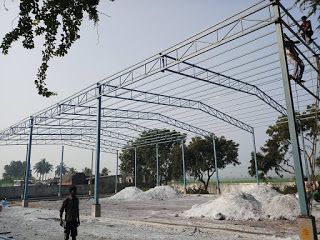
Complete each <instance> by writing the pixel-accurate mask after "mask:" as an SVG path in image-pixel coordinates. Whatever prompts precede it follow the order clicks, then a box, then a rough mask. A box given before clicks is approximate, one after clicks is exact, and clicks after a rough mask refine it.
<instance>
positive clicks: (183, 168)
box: [181, 139, 187, 194]
mask: <svg viewBox="0 0 320 240" xmlns="http://www.w3.org/2000/svg"><path fill="white" fill-rule="evenodd" d="M181 158H182V171H183V192H184V194H186V193H187V178H186V163H185V159H184V142H183V139H181Z"/></svg>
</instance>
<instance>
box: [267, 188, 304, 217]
mask: <svg viewBox="0 0 320 240" xmlns="http://www.w3.org/2000/svg"><path fill="white" fill-rule="evenodd" d="M299 212H300V208H299V203H298V200H297V199H296V198H295V196H294V195H289V194H287V195H278V196H275V197H274V198H272V200H271V202H270V203H269V204H268V205H266V206H265V209H264V214H265V215H266V217H267V218H270V219H288V220H294V219H295V218H296V217H297V216H298V215H299Z"/></svg>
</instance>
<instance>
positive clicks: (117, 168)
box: [114, 150, 119, 193]
mask: <svg viewBox="0 0 320 240" xmlns="http://www.w3.org/2000/svg"><path fill="white" fill-rule="evenodd" d="M116 165H117V166H116V185H115V188H114V192H115V193H117V192H118V174H119V173H118V171H119V150H117V164H116Z"/></svg>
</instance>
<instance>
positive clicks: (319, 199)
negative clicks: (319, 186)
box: [312, 190, 320, 202]
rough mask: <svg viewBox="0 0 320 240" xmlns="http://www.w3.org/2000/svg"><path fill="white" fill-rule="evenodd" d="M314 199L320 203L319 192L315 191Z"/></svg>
mask: <svg viewBox="0 0 320 240" xmlns="http://www.w3.org/2000/svg"><path fill="white" fill-rule="evenodd" d="M312 198H313V199H314V200H315V201H316V202H320V192H319V191H318V190H316V191H314V192H313V193H312Z"/></svg>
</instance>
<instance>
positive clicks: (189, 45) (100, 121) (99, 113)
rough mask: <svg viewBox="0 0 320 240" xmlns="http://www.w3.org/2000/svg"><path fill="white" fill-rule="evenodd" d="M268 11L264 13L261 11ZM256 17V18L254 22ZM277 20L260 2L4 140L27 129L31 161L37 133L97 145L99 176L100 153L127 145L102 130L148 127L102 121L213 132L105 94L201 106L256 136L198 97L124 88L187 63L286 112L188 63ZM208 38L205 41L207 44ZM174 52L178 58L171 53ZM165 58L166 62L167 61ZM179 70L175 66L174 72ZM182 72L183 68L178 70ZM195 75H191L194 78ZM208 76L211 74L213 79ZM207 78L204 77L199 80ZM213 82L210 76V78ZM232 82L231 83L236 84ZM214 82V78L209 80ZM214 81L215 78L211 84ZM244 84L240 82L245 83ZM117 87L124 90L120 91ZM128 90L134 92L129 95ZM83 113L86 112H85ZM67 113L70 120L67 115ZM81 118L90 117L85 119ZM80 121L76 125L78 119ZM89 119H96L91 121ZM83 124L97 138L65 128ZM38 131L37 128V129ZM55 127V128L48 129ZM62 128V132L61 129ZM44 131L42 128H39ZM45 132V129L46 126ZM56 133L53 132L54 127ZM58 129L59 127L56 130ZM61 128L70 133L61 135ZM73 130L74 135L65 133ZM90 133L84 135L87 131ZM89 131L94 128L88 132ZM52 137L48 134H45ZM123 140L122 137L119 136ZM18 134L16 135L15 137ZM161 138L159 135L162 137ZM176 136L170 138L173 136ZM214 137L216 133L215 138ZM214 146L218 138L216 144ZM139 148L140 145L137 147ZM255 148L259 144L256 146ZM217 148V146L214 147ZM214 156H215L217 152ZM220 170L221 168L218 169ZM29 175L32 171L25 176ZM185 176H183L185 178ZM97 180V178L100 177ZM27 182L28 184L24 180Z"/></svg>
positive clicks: (14, 129)
mask: <svg viewBox="0 0 320 240" xmlns="http://www.w3.org/2000/svg"><path fill="white" fill-rule="evenodd" d="M262 13H266V14H262ZM252 18H254V20H252ZM273 23H274V16H273V15H272V11H271V5H270V3H266V2H265V1H261V2H259V3H257V4H255V5H254V6H252V7H250V8H248V9H246V10H244V11H242V12H240V13H239V14H236V15H234V16H232V17H230V18H228V19H226V20H224V21H222V22H220V23H218V24H216V25H215V26H213V27H211V28H208V29H206V30H205V31H203V32H201V33H199V34H197V35H195V36H193V37H191V38H189V39H187V40H185V41H183V42H181V43H180V44H178V45H175V46H173V47H172V48H169V49H167V50H165V51H162V52H161V54H159V55H155V56H153V57H151V58H149V59H147V60H146V61H143V62H140V63H138V64H137V65H134V66H132V67H130V68H128V69H126V70H124V71H122V72H119V73H117V74H115V75H112V76H110V77H108V78H106V79H104V80H103V81H101V82H99V83H97V85H92V86H90V87H88V88H86V89H84V90H83V91H80V92H79V93H77V94H75V95H72V96H71V97H69V98H67V99H65V100H63V101H61V102H59V103H57V104H56V105H53V106H51V107H49V108H47V109H45V110H43V111H41V112H38V113H36V114H34V115H33V116H32V118H31V120H30V119H24V120H22V121H21V122H19V123H17V124H14V125H12V126H11V127H9V128H7V129H5V130H3V131H1V132H0V141H1V142H4V143H5V145H7V144H15V143H16V144H26V141H27V139H25V138H24V137H23V136H25V134H26V133H29V140H28V146H29V147H28V160H29V163H30V158H31V146H32V140H33V139H32V138H33V137H35V139H34V142H33V144H63V145H69V146H76V147H82V148H86V149H92V148H93V146H94V144H95V146H96V147H95V149H96V151H95V152H96V169H95V171H96V176H98V175H99V163H100V150H101V151H112V152H113V153H114V152H116V151H117V150H118V149H119V148H121V147H123V144H121V143H118V142H113V141H107V140H105V139H104V138H103V137H104V135H103V134H101V131H103V132H104V133H105V132H106V131H105V130H104V128H108V127H110V128H111V127H112V126H113V127H120V125H121V126H122V127H126V128H129V129H134V130H135V131H140V132H142V131H146V130H148V129H147V128H144V127H142V126H138V125H135V124H132V123H129V122H120V121H114V122H108V121H106V122H105V121H104V120H105V119H107V118H126V119H144V120H151V121H158V122H162V123H165V124H168V125H171V126H174V127H177V128H180V129H183V130H185V131H189V132H192V133H195V134H197V135H201V136H210V135H211V134H212V133H211V132H209V131H206V130H203V129H201V128H197V127H195V126H192V125H190V124H187V123H184V122H182V121H179V120H176V119H173V118H170V117H168V116H165V115H163V114H160V113H150V112H142V111H129V110H123V109H108V108H102V101H103V99H102V97H109V98H118V99H125V100H131V101H138V102H145V103H152V104H157V105H167V106H173V107H178V108H187V109H194V110H200V111H202V112H205V113H207V114H209V115H211V116H214V117H216V118H218V119H220V120H222V121H225V122H227V123H229V124H232V125H234V126H236V127H238V128H240V129H242V130H245V131H247V132H249V133H251V134H253V138H254V129H253V127H252V126H250V125H248V124H246V123H244V122H242V121H240V120H238V119H236V118H234V117H232V116H230V115H228V114H225V113H223V112H221V111H219V110H217V109H215V108H212V107H211V106H209V105H207V104H205V103H202V102H200V101H194V100H190V99H185V98H177V97H172V96H165V95H161V94H155V93H150V92H143V91H137V90H134V89H129V88H126V86H128V85H130V84H133V83H137V82H139V81H141V80H143V79H146V78H149V77H150V76H153V75H155V74H157V73H161V72H163V71H177V70H176V68H178V69H180V66H181V65H183V64H184V65H187V66H188V67H192V68H193V69H196V70H201V71H204V72H206V74H209V73H211V74H214V75H215V76H220V77H225V78H227V79H228V83H226V82H225V81H224V80H223V81H219V82H218V83H217V82H215V83H214V84H218V85H220V86H224V87H227V88H229V89H233V90H236V91H241V92H245V93H247V94H250V95H256V96H258V98H260V99H261V100H263V101H264V102H266V103H267V104H269V105H270V106H271V107H273V108H275V109H276V110H277V111H279V112H281V113H284V111H285V109H284V108H283V107H281V106H280V105H279V104H276V102H275V101H274V100H273V99H272V98H271V97H269V96H268V95H267V94H265V93H264V92H262V91H261V90H260V89H258V88H256V87H252V86H249V85H248V84H245V83H243V82H241V81H239V80H236V79H234V78H231V77H228V76H226V75H222V74H219V73H217V72H213V71H210V70H208V69H204V68H201V67H199V66H195V65H192V64H190V63H188V62H187V61H188V60H190V59H193V58H196V57H197V56H200V55H202V54H204V53H206V52H208V51H211V50H213V49H215V48H217V47H219V46H222V45H224V44H226V43H228V42H231V41H234V40H236V39H238V38H240V37H243V36H246V35H248V34H250V33H252V32H255V31H257V30H259V29H262V28H264V27H267V26H270V25H271V24H273ZM204 42H206V44H203V43H204ZM173 56H174V57H173ZM164 58H165V60H164ZM173 69H175V70H173ZM177 73H179V74H182V72H181V71H179V72H177ZM194 77H195V76H193V78H194ZM209 79H210V78H207V80H209ZM198 80H201V81H203V80H204V79H198ZM210 80H211V79H210ZM232 81H233V82H232ZM210 82H211V81H210ZM212 83H213V82H212ZM241 84H242V85H241ZM119 91H121V92H122V94H120V95H119V94H118V93H119ZM128 94H129V95H130V96H128ZM96 100H97V103H96V107H92V106H86V104H89V103H90V104H92V103H93V102H94V101H96ZM83 111H85V112H84V113H83ZM64 116H68V117H71V118H65V117H64ZM83 117H85V118H87V119H84V118H83ZM92 117H96V120H95V121H94V120H91V119H88V118H92ZM76 122H77V123H78V124H75V123H76ZM91 123H94V125H93V124H91ZM33 126H36V127H37V128H36V131H40V128H39V127H40V126H50V127H53V126H54V127H57V128H60V130H58V132H54V133H50V130H49V135H46V134H45V133H42V134H41V133H38V134H35V135H34V136H33V135H32V130H33ZM81 126H84V127H89V126H90V127H96V138H92V137H91V135H92V131H91V130H88V129H86V130H81V131H80V133H79V132H78V135H77V134H73V132H74V130H69V129H68V128H67V127H71V128H81ZM38 129H39V130H38ZM49 129H51V128H49ZM62 129H63V130H62ZM42 131H43V128H42V130H41V132H42ZM44 131H45V130H44ZM52 131H53V130H52ZM54 131H55V130H54ZM59 131H60V132H59ZM62 131H66V133H65V134H62ZM68 131H70V132H71V133H69V134H67V132H68ZM82 131H83V132H87V133H88V132H89V133H90V134H88V135H86V134H84V133H83V132H82ZM90 131H91V132H90ZM107 134H109V135H107V136H106V137H110V138H116V136H115V135H114V134H113V133H111V132H110V131H108V132H107ZM47 136H49V137H47ZM117 136H118V137H119V138H122V139H121V140H123V138H124V136H123V135H122V136H120V135H119V134H118V135H117ZM16 137H18V139H16ZM159 139H160V138H159ZM171 140H172V139H171ZM213 140H215V137H214V138H213ZM158 143H160V141H158V142H157V141H150V144H158ZM213 144H214V142H213ZM134 147H137V146H134ZM254 151H255V146H254ZM214 152H215V149H214ZM214 155H215V154H214ZM214 158H215V159H214V160H215V165H216V164H217V158H216V156H215V157H214ZM216 170H217V168H216ZM216 174H217V184H219V181H218V171H217V172H216ZM26 176H28V174H26ZM184 178H185V176H184ZM96 179H99V178H98V177H97V178H96ZM26 186H27V184H26ZM98 188H99V186H98V181H96V184H95V190H96V191H95V204H96V205H98V204H99V202H98V198H99V196H98V191H97V190H98ZM25 192H26V195H27V191H25Z"/></svg>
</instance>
